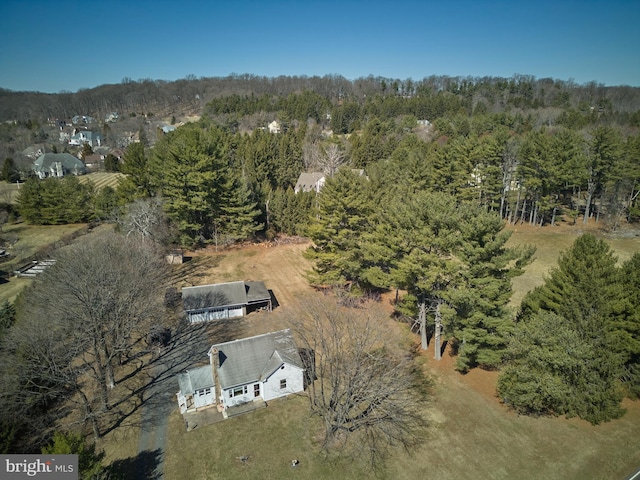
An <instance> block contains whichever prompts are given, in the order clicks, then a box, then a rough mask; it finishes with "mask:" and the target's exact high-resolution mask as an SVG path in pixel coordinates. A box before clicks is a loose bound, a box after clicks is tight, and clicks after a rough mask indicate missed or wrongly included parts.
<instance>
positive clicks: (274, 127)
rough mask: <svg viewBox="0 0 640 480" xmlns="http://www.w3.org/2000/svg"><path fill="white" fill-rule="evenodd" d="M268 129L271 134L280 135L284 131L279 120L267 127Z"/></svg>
mask: <svg viewBox="0 0 640 480" xmlns="http://www.w3.org/2000/svg"><path fill="white" fill-rule="evenodd" d="M267 128H268V129H269V132H270V133H280V132H281V131H282V126H281V125H280V122H278V121H277V120H274V121H273V122H271V123H270V124H269V125H267Z"/></svg>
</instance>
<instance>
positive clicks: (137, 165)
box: [118, 142, 153, 201]
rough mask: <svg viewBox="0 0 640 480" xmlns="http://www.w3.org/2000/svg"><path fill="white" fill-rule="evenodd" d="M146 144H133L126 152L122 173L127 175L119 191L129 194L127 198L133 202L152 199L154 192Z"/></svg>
mask: <svg viewBox="0 0 640 480" xmlns="http://www.w3.org/2000/svg"><path fill="white" fill-rule="evenodd" d="M148 163H149V162H148V160H147V155H146V153H145V151H144V144H143V143H142V142H140V143H131V144H129V146H128V147H127V149H126V150H125V152H124V162H123V163H122V166H121V169H120V171H121V172H122V173H124V174H126V175H127V178H126V179H125V180H123V181H122V182H121V184H120V185H119V187H118V188H119V189H121V191H122V192H123V193H124V192H126V193H128V194H127V195H126V197H127V198H128V199H129V200H131V201H133V200H134V199H136V198H143V197H150V196H152V195H153V190H152V187H151V182H150V169H149V165H148Z"/></svg>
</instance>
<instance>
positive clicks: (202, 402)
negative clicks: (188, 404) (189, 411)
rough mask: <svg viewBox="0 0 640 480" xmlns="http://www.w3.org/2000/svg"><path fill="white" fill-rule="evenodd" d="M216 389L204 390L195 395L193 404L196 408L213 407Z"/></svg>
mask: <svg viewBox="0 0 640 480" xmlns="http://www.w3.org/2000/svg"><path fill="white" fill-rule="evenodd" d="M214 395H215V389H214V388H213V387H210V388H203V389H202V390H198V391H196V392H195V393H194V394H193V403H194V406H195V407H196V408H200V407H206V406H207V405H213V404H214V403H215V400H214V398H213V397H214Z"/></svg>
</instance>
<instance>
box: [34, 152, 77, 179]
mask: <svg viewBox="0 0 640 480" xmlns="http://www.w3.org/2000/svg"><path fill="white" fill-rule="evenodd" d="M33 171H34V172H35V173H36V175H37V176H38V178H40V179H43V178H47V177H64V176H65V175H70V174H71V175H84V174H85V173H86V169H85V166H84V163H82V161H80V160H78V159H77V158H76V157H74V156H73V155H71V154H69V153H45V154H44V155H41V156H40V157H38V159H37V160H36V161H35V162H34V164H33Z"/></svg>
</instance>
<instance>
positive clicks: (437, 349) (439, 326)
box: [433, 301, 442, 360]
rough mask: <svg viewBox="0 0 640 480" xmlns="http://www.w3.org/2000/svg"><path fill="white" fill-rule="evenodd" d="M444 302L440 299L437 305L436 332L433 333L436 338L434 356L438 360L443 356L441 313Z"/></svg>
mask: <svg viewBox="0 0 640 480" xmlns="http://www.w3.org/2000/svg"><path fill="white" fill-rule="evenodd" d="M441 304H442V302H440V301H438V304H437V306H436V316H435V332H434V334H433V338H434V340H435V341H434V342H433V345H434V349H435V355H434V356H433V358H435V359H436V360H440V359H441V358H442V342H441V338H440V330H441V329H442V314H441V313H440V305H441Z"/></svg>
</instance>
